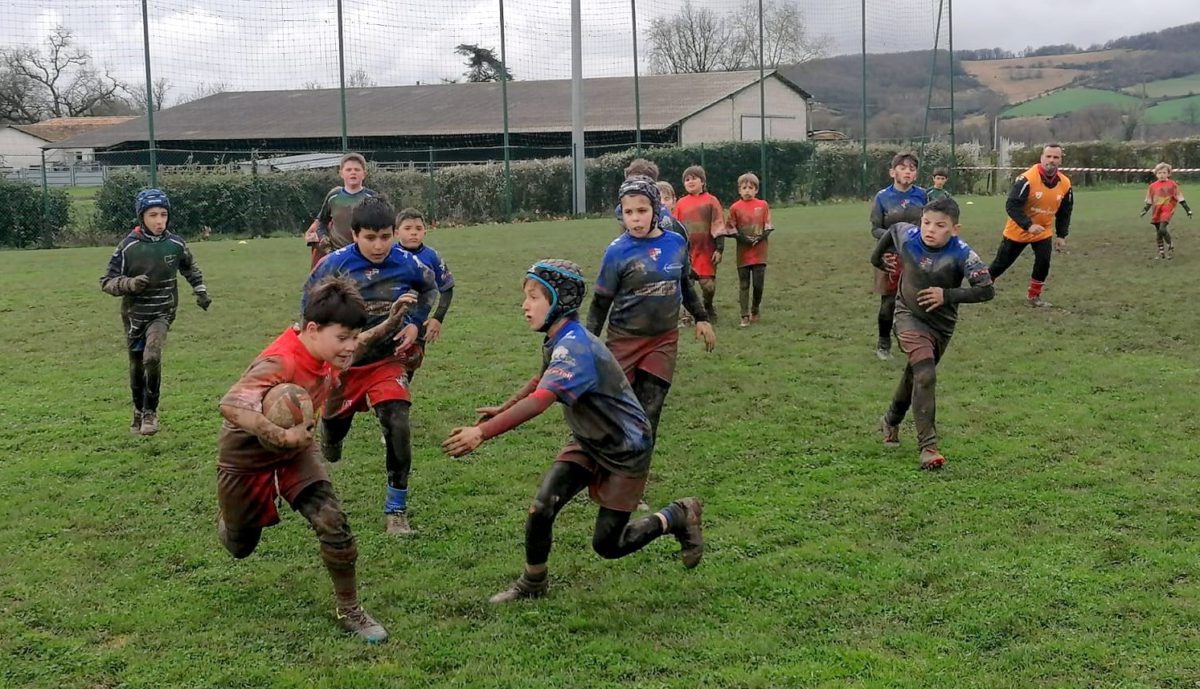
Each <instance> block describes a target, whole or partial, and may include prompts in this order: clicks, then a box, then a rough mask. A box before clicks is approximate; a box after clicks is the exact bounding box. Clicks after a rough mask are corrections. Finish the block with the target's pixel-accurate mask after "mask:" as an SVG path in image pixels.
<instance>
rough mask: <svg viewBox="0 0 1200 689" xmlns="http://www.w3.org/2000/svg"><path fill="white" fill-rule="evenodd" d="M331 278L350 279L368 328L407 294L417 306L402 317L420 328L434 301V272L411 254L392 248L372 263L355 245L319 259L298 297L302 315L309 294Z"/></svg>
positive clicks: (405, 321) (381, 318)
mask: <svg viewBox="0 0 1200 689" xmlns="http://www.w3.org/2000/svg"><path fill="white" fill-rule="evenodd" d="M330 276H336V277H345V278H349V279H350V280H352V281H353V282H354V285H355V286H356V287H358V291H359V292H360V293H361V294H362V297H363V300H364V301H366V302H367V314H368V320H367V327H368V328H371V327H374V326H376V325H379V324H380V323H382V322H383V321H385V320H387V317H388V311H389V310H390V309H391V307H392V302H394V301H396V300H397V299H399V298H400V297H401V296H402V295H403V294H404V293H405V292H409V291H414V292H416V293H417V295H418V296H417V304H416V306H414V307H413V308H411V309H409V311H408V313H407V314H405V316H404V323H405V325H408V324H413V325H416V326H417V327H418V328H420V327H421V326H422V325H423V324H424V323H425V321H426V319H428V318H429V311H430V309H431V308H432V307H433V301H434V299H436V298H437V284H436V281H435V278H434V274H433V269H431V268H429V267H428V266H425V265H422V264H421V263H419V262H417V260H416V259H415V258H413V255H412V254H410V253H408V252H407V251H405V250H404V249H401V248H400V247H398V246H396V245H394V244H393V245H392V249H391V251H389V252H388V255H387V256H386V257H385V258H384V259H383V261H382V262H381V263H372V262H371V261H369V260H367V257H366V256H363V255H362V252H360V251H359V250H358V245H357V244H351V245H350V246H347V247H343V248H341V249H338V250H337V251H335V252H333V253H332V254H329V255H328V256H326V257H325V258H323V259H321V262H320V263H318V264H317V267H316V268H313V271H312V274H311V275H309V276H308V281H306V282H305V283H304V293H303V294H302V295H301V296H300V312H301V313H303V312H304V307H305V305H306V304H307V303H308V290H309V289H311V288H312V287H313V285H316V284H317V283H318V282H320V281H321V280H322V279H324V278H327V277H330ZM359 363H360V365H361V364H362V363H366V362H359Z"/></svg>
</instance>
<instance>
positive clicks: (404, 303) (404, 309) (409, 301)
mask: <svg viewBox="0 0 1200 689" xmlns="http://www.w3.org/2000/svg"><path fill="white" fill-rule="evenodd" d="M416 303H417V293H416V292H413V291H412V290H409V291H408V292H405V293H404V294H401V295H400V298H399V299H397V300H396V301H394V302H392V306H391V308H390V309H388V315H389V316H392V317H394V318H395V317H399V316H403V315H404V314H406V313H408V310H409V309H410V308H412V307H413V306H415V305H416Z"/></svg>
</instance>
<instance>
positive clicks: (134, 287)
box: [129, 275, 150, 294]
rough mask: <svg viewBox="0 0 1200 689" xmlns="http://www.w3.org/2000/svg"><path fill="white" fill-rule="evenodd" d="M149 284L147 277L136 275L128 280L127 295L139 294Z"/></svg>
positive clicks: (148, 277)
mask: <svg viewBox="0 0 1200 689" xmlns="http://www.w3.org/2000/svg"><path fill="white" fill-rule="evenodd" d="M149 284H150V276H149V275H138V276H137V277H133V278H130V279H129V293H130V294H141V293H142V291H143V290H145V289H146V287H147V286H148V285H149Z"/></svg>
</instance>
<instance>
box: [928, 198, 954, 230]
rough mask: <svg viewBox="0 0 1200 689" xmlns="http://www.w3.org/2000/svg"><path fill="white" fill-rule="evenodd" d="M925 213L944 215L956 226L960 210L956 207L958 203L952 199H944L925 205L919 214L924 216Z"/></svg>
mask: <svg viewBox="0 0 1200 689" xmlns="http://www.w3.org/2000/svg"><path fill="white" fill-rule="evenodd" d="M925 213H945V214H946V215H948V216H950V219H951V220H953V221H954V224H955V225H957V224H958V217H959V215H960V214H961V213H962V210H961V209H959V207H958V201H955V200H954V199H952V198H944V199H938V200H937V201H930V202H929V203H927V204H925V207H924V208H922V209H921V214H922V215H924V214H925Z"/></svg>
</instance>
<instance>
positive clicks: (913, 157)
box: [888, 151, 921, 170]
mask: <svg viewBox="0 0 1200 689" xmlns="http://www.w3.org/2000/svg"><path fill="white" fill-rule="evenodd" d="M904 162H909V163H912V165H913V167H915V168H918V169H919V168H920V167H921V161H919V160H917V154H916V153H913V152H911V151H910V152H907V153H906V152H903V151H902V152H900V153H897V154H896V155H894V156H892V164H891V165H888V169H889V170H892V169H895V167H896V166H897V165H899V164H901V163H904Z"/></svg>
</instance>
